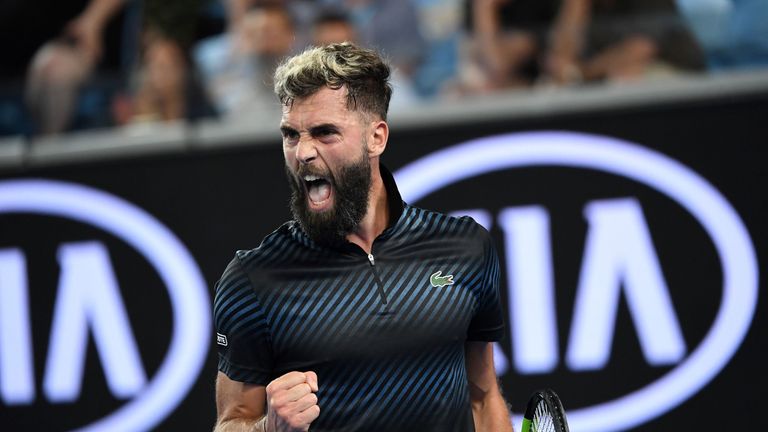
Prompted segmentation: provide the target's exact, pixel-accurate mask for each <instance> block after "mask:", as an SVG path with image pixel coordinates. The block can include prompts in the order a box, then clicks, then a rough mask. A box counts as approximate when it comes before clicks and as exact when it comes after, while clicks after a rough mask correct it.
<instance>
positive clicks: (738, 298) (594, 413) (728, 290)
mask: <svg viewBox="0 0 768 432" xmlns="http://www.w3.org/2000/svg"><path fill="white" fill-rule="evenodd" d="M531 166H555V167H557V166H559V167H574V168H582V169H590V170H596V171H602V172H606V173H609V174H614V175H617V176H621V177H626V178H629V179H631V180H634V181H636V182H639V183H642V184H645V185H647V186H650V187H651V188H653V189H655V190H657V191H659V192H661V193H663V194H665V195H667V196H668V197H670V198H671V199H673V200H674V201H676V202H677V203H679V204H680V205H681V206H682V207H683V208H684V209H686V211H688V212H689V213H690V214H691V215H692V216H693V217H694V218H696V220H697V221H698V222H699V223H700V224H701V225H702V227H703V228H704V229H705V230H706V232H707V234H708V235H709V236H710V237H711V239H712V241H713V243H714V245H715V248H716V250H717V253H718V257H719V259H720V262H721V264H722V270H723V296H722V302H721V304H720V307H719V309H718V312H717V316H716V318H715V320H714V323H713V325H712V327H711V328H710V330H709V331H708V333H707V334H706V336H705V337H704V339H703V340H702V342H701V344H700V345H699V346H698V347H697V348H696V349H695V350H694V351H693V352H692V353H691V354H690V355H689V356H688V357H687V358H686V359H685V360H684V361H683V362H682V363H680V364H679V365H678V366H677V367H676V368H675V369H673V370H671V371H669V372H668V373H667V374H665V375H664V376H662V377H661V378H659V379H658V380H656V381H654V382H652V383H650V384H648V385H646V386H645V387H643V388H641V389H639V390H637V391H634V392H632V393H630V394H627V395H625V396H622V397H619V398H617V399H614V400H611V401H608V402H604V403H600V404H597V405H593V406H590V407H587V408H582V409H577V410H571V411H569V412H568V420H569V423H570V426H571V429H572V430H588V431H593V432H597V431H613V430H624V429H629V428H632V427H634V426H637V425H639V424H642V423H644V422H647V421H649V420H651V419H653V418H655V417H657V416H659V415H661V414H663V413H665V412H667V411H669V410H671V409H673V408H674V407H676V406H678V405H679V404H681V403H683V402H684V401H685V400H686V399H688V398H690V397H691V396H692V395H693V394H695V393H696V392H697V391H699V390H700V389H701V388H702V387H704V386H705V385H707V383H709V381H711V380H712V378H714V377H715V376H716V375H717V374H718V373H719V372H720V370H722V368H723V367H725V365H726V364H727V363H728V361H729V360H730V359H731V357H732V356H733V355H734V353H735V352H736V350H737V349H738V347H739V346H740V344H741V342H742V340H743V339H744V337H745V335H746V333H747V331H748V329H749V326H750V324H751V322H752V317H753V315H754V312H755V307H756V305H757V295H758V268H757V258H756V255H755V251H754V246H753V244H752V241H751V239H750V237H749V234H748V232H747V229H746V227H745V226H744V223H743V222H742V220H741V218H740V217H739V216H738V214H737V213H736V211H735V210H734V209H733V207H732V206H731V205H730V204H729V203H728V201H727V200H726V199H725V198H724V197H723V196H722V195H721V194H720V193H719V192H718V191H717V190H716V189H715V188H714V187H713V186H712V185H711V184H709V183H708V182H707V181H706V180H705V179H703V178H702V177H700V176H699V175H697V174H696V173H695V172H693V171H692V170H691V169H689V168H688V167H686V166H684V165H682V164H680V163H679V162H677V161H675V160H672V159H670V158H668V157H666V156H664V155H662V154H660V153H657V152H654V151H651V150H649V149H647V148H644V147H641V146H639V145H636V144H632V143H629V142H625V141H621V140H618V139H614V138H609V137H604V136H597V135H588V134H581V133H567V132H531V133H515V134H507V135H499V136H493V137H488V138H481V139H477V140H473V141H469V142H466V143H463V144H459V145H456V146H453V147H450V148H447V149H444V150H440V151H437V152H435V153H432V154H430V155H428V156H425V157H423V158H421V159H419V160H417V161H415V162H413V163H410V164H408V165H407V166H405V167H403V168H401V169H400V170H398V171H397V173H395V178H396V180H397V183H398V185H399V187H400V191H401V193H402V195H403V197H404V199H405V200H406V201H410V202H417V201H418V200H420V199H421V198H423V197H425V196H427V195H429V194H430V193H432V192H435V191H437V190H440V189H442V188H444V187H446V186H448V185H450V184H453V183H456V182H459V181H461V180H465V179H468V178H472V177H475V176H478V175H481V174H485V173H488V172H492V171H498V170H505V169H514V168H523V167H531Z"/></svg>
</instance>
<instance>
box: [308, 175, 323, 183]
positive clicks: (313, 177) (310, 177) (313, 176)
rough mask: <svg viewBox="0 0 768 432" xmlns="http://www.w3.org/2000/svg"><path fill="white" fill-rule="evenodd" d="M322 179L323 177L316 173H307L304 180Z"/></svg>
mask: <svg viewBox="0 0 768 432" xmlns="http://www.w3.org/2000/svg"><path fill="white" fill-rule="evenodd" d="M320 179H322V177H319V176H316V175H305V176H304V181H308V182H311V181H315V180H320Z"/></svg>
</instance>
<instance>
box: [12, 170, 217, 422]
mask: <svg viewBox="0 0 768 432" xmlns="http://www.w3.org/2000/svg"><path fill="white" fill-rule="evenodd" d="M0 213H30V214H37V215H43V216H50V217H56V218H63V219H67V220H72V221H76V222H79V223H83V224H87V225H90V226H93V227H95V228H98V229H100V230H102V231H104V232H106V233H109V234H111V235H112V236H114V237H116V238H118V239H120V240H121V241H123V242H124V243H125V244H127V245H128V246H130V247H131V248H133V249H134V250H135V251H137V252H138V253H139V254H140V255H141V256H142V257H143V258H144V259H145V260H146V261H147V262H148V263H149V264H150V265H151V266H152V267H153V268H154V270H155V271H156V272H157V275H159V277H160V279H161V280H162V283H163V284H164V285H165V287H166V288H167V291H168V298H169V299H170V304H171V307H172V309H173V319H172V330H173V331H172V336H171V340H170V345H169V347H168V350H167V354H166V356H165V358H164V359H163V361H162V364H161V365H160V367H159V368H158V369H157V370H156V372H155V373H154V374H153V376H151V377H146V373H145V371H144V369H143V367H142V365H141V358H140V350H139V349H138V346H137V342H136V340H135V338H134V337H133V334H132V332H131V328H130V324H129V322H128V320H127V318H126V316H127V315H126V307H125V305H124V304H123V302H122V301H121V296H120V290H119V286H118V282H117V279H116V277H115V276H114V273H113V271H112V268H111V264H110V260H109V254H108V250H107V248H106V246H105V245H104V244H102V243H100V242H98V241H81V242H73V243H65V244H62V245H60V246H59V248H58V253H57V255H58V259H59V265H60V268H61V274H60V280H59V284H58V287H59V288H58V294H57V297H56V304H55V307H54V312H53V313H54V316H53V320H52V328H51V334H50V343H49V347H48V356H47V361H46V363H45V370H44V372H43V375H44V377H43V382H42V386H41V387H42V391H43V393H44V396H45V397H46V398H47V399H48V401H49V402H51V403H67V402H73V401H75V400H76V399H77V398H78V396H79V393H80V387H81V383H82V374H83V371H82V369H83V364H84V356H85V354H84V353H85V349H84V344H85V343H86V338H87V335H88V331H89V329H90V330H91V333H92V335H93V339H94V343H95V345H96V348H97V349H98V352H99V359H100V361H101V363H102V370H103V371H104V373H105V375H106V383H107V385H108V387H109V389H110V390H111V392H112V394H113V395H114V396H115V397H117V398H118V399H124V400H127V402H126V403H125V404H124V405H122V406H121V407H120V408H119V409H117V410H116V411H113V412H112V413H110V414H108V415H107V416H105V417H103V418H101V419H99V420H97V421H95V422H92V423H90V424H88V425H85V426H82V427H80V428H78V429H77V430H78V431H142V430H150V429H152V428H153V427H155V426H156V425H157V424H159V423H160V422H161V421H162V420H163V419H164V418H165V417H167V416H168V415H169V414H170V413H171V411H173V410H174V409H175V407H176V406H177V405H178V404H179V403H180V402H181V401H182V400H183V399H184V397H185V395H186V394H187V393H188V392H189V390H190V388H191V386H192V385H193V384H194V382H195V381H196V379H197V376H198V374H199V373H200V370H201V368H202V366H203V363H204V361H205V359H206V355H207V353H208V336H207V335H208V334H209V333H210V326H211V324H210V305H209V296H208V293H207V288H206V283H205V282H204V280H203V277H202V275H201V273H200V270H199V268H198V266H197V264H196V263H195V261H194V259H193V258H192V256H191V255H190V253H189V251H187V249H186V248H185V247H184V245H183V244H182V243H181V242H180V241H179V239H178V238H176V236H175V235H174V234H173V233H172V232H171V231H170V230H169V229H168V228H166V227H165V226H163V225H162V224H161V223H160V222H158V221H157V220H156V219H154V218H153V217H152V216H150V215H149V214H148V213H147V212H145V211H143V210H142V209H140V208H138V207H136V206H134V205H133V204H130V203H128V202H127V201H125V200H123V199H121V198H118V197H116V196H114V195H110V194H108V193H105V192H103V191H99V190H96V189H93V188H89V187H85V186H82V185H77V184H73V183H66V182H60V181H49V180H9V181H2V182H0ZM27 289H28V288H27V281H26V270H25V257H24V254H23V253H22V251H21V250H20V249H18V248H13V247H12V248H6V249H2V250H0V314H1V316H0V378H1V379H0V401H1V402H3V403H4V404H5V405H8V406H14V405H15V406H24V405H28V404H31V403H32V402H34V400H35V398H36V397H37V395H36V394H35V393H36V390H35V389H36V385H35V381H34V380H35V376H34V368H33V366H32V364H33V360H32V348H31V346H32V343H31V342H30V341H29V335H30V334H31V332H30V327H31V325H32V324H31V323H30V322H29V321H30V320H29V315H30V314H29V312H28V308H29V304H28V293H27Z"/></svg>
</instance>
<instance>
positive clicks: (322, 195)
mask: <svg viewBox="0 0 768 432" xmlns="http://www.w3.org/2000/svg"><path fill="white" fill-rule="evenodd" d="M329 196H331V185H329V184H328V183H327V182H324V181H318V182H313V183H312V184H311V185H310V186H309V199H311V200H312V201H313V202H316V203H319V202H322V201H325V200H327V199H328V197H329Z"/></svg>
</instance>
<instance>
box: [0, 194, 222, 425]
mask: <svg viewBox="0 0 768 432" xmlns="http://www.w3.org/2000/svg"><path fill="white" fill-rule="evenodd" d="M0 213H35V214H41V215H47V216H55V217H61V218H66V219H71V220H75V221H78V222H82V223H85V224H88V225H91V226H94V227H97V228H99V229H101V230H103V231H106V232H109V233H110V234H112V235H114V236H116V237H117V238H120V239H121V240H122V241H124V242H125V243H126V244H128V245H130V246H131V247H132V248H134V249H135V250H136V251H138V252H139V253H140V254H141V255H143V256H144V257H145V258H146V260H147V261H148V262H149V263H150V264H151V265H152V266H153V267H154V268H155V270H156V271H157V273H158V275H159V276H160V278H161V279H162V281H163V283H164V284H165V286H166V287H167V289H168V294H169V298H170V301H171V306H172V308H173V336H172V339H171V343H170V346H169V348H168V353H167V355H166V357H165V359H164V361H163V363H162V365H161V366H160V368H159V369H158V370H157V372H156V373H155V375H154V377H153V378H152V380H151V382H149V383H148V384H147V385H146V387H145V388H144V389H143V390H142V392H141V393H140V394H139V395H138V396H136V397H135V398H134V399H133V400H131V401H130V402H129V403H127V404H125V405H124V406H123V407H121V408H120V409H119V410H117V411H115V412H113V413H111V414H109V415H108V416H106V417H104V418H102V419H100V420H97V421H96V422H93V423H91V424H89V425H87V426H84V427H82V428H80V429H78V431H90V432H95V431H140V430H150V429H152V428H153V427H155V426H156V425H157V424H158V423H160V422H161V421H162V420H163V419H164V418H165V417H167V416H168V414H170V412H171V411H173V409H175V408H176V406H177V405H178V404H179V403H180V402H181V401H182V400H183V398H184V396H185V395H186V394H187V392H188V391H189V389H190V388H191V387H192V385H193V384H194V383H195V381H196V380H197V376H198V374H199V373H200V370H201V368H202V366H203V364H204V361H205V358H206V355H207V353H208V338H207V337H206V335H207V334H209V333H210V326H211V324H210V305H209V303H210V300H209V297H208V294H207V289H206V283H205V281H204V279H203V277H202V274H201V273H200V270H199V268H198V266H197V264H196V263H195V261H194V259H193V258H192V256H191V254H190V253H189V251H187V249H186V248H185V247H184V246H183V245H182V243H181V242H180V241H179V239H178V238H176V236H175V235H174V234H173V233H172V232H171V231H170V230H169V229H168V228H166V227H165V226H163V225H162V224H161V223H160V222H158V221H157V220H156V219H154V218H153V217H152V216H150V215H149V214H148V213H147V212H145V211H144V210H142V209H140V208H138V207H136V206H134V205H133V204H130V203H129V202H127V201H125V200H123V199H120V198H118V197H116V196H114V195H110V194H107V193H105V192H103V191H99V190H96V189H92V188H89V187H85V186H82V185H77V184H73V183H66V182H60V181H49V180H9V181H2V182H0Z"/></svg>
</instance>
